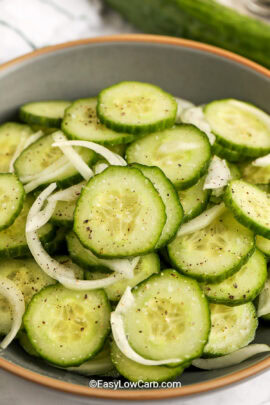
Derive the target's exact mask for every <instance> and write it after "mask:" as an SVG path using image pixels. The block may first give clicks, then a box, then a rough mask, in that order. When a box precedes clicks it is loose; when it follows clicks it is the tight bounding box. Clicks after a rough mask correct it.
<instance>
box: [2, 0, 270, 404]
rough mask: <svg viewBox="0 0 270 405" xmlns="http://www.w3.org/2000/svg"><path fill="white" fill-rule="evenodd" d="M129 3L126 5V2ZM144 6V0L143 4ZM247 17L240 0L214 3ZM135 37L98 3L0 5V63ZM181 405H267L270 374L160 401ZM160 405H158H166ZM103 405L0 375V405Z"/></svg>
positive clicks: (12, 1) (45, 0)
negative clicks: (101, 39)
mask: <svg viewBox="0 0 270 405" xmlns="http://www.w3.org/2000/svg"><path fill="white" fill-rule="evenodd" d="M127 1H128V0H127ZM142 1H143V0H142ZM219 1H220V2H222V3H224V4H228V5H232V6H234V7H235V6H236V7H237V8H239V9H240V10H241V11H244V12H246V10H245V8H244V7H243V1H244V0H238V1H237V0H219ZM119 32H121V33H123V32H135V29H134V28H133V27H131V26H130V25H129V24H128V23H126V22H124V21H123V20H122V19H121V18H120V17H119V16H118V15H117V14H116V13H114V12H112V11H106V12H104V10H103V9H102V6H101V3H100V1H99V0H0V63H2V62H4V61H7V60H9V59H11V58H14V57H16V56H19V55H22V54H24V53H26V52H30V51H31V50H33V49H36V48H40V47H43V46H46V45H51V44H55V43H59V42H64V41H68V40H73V39H78V38H85V37H93V36H99V35H108V34H113V33H119ZM165 402H166V404H167V403H168V404H176V403H177V404H181V405H191V404H192V405H227V404H230V405H239V404H241V403H242V402H244V403H245V405H264V404H265V405H266V404H267V405H270V371H267V372H264V373H262V374H261V375H259V376H257V377H255V378H251V379H249V380H248V381H245V382H242V383H240V384H237V385H234V386H232V387H229V388H226V389H220V390H217V391H213V392H211V393H207V394H204V395H200V396H196V397H192V398H189V399H188V398H182V399H175V400H171V401H165ZM165 402H162V403H165ZM48 403H49V404H50V405H60V404H65V405H71V404H72V405H77V404H78V405H79V404H89V405H91V404H96V405H99V404H100V405H103V404H108V401H104V400H96V399H85V398H79V397H74V396H69V395H67V394H64V393H60V392H56V391H54V390H50V389H48V388H44V387H40V386H38V385H35V384H32V383H30V382H27V381H25V380H23V379H21V378H18V377H16V376H13V375H11V374H9V373H7V372H5V371H3V370H0V405H10V404H12V405H13V404H14V405H29V404H31V405H32V404H35V405H48Z"/></svg>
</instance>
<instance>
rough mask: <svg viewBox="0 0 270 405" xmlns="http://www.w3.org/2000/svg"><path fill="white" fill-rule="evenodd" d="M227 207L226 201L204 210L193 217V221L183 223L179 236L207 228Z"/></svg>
mask: <svg viewBox="0 0 270 405" xmlns="http://www.w3.org/2000/svg"><path fill="white" fill-rule="evenodd" d="M225 209H226V207H225V205H224V203H221V204H219V205H215V206H214V207H212V208H209V209H208V210H206V211H204V212H203V213H202V214H201V215H199V216H198V217H196V218H194V219H192V220H191V221H189V222H187V223H186V224H184V225H182V226H181V227H180V228H179V230H178V232H177V236H184V235H188V234H190V233H193V232H196V231H199V230H200V229H203V228H206V227H207V226H208V225H210V224H211V223H212V222H213V221H214V220H215V219H216V218H218V217H219V216H220V215H221V214H223V212H224V211H225Z"/></svg>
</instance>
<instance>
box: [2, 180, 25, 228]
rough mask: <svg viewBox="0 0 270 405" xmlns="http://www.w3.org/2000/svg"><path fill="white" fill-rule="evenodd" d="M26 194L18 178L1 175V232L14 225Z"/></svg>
mask: <svg viewBox="0 0 270 405" xmlns="http://www.w3.org/2000/svg"><path fill="white" fill-rule="evenodd" d="M24 198H25V192H24V188H23V185H22V183H21V182H20V181H19V179H18V178H17V176H15V175H14V174H11V173H6V174H4V173H0V231H1V230H3V229H5V228H8V227H9V226H10V225H12V224H13V222H14V221H15V219H16V218H17V216H18V215H19V213H20V212H21V210H22V207H23V202H24Z"/></svg>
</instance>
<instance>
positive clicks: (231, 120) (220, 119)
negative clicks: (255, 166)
mask: <svg viewBox="0 0 270 405" xmlns="http://www.w3.org/2000/svg"><path fill="white" fill-rule="evenodd" d="M204 113H205V117H206V119H207V121H208V122H209V124H210V126H211V128H212V131H213V132H214V134H215V135H216V137H217V140H218V142H219V143H220V144H221V145H224V146H225V147H226V148H229V149H232V150H236V151H238V152H241V154H242V155H243V156H249V157H253V156H254V157H257V156H261V155H266V154H267V153H269V152H270V117H269V115H268V114H266V113H265V112H263V111H262V110H260V109H259V108H257V107H255V106H253V105H251V104H249V103H244V102H243V101H239V100H234V99H225V100H218V101H213V102H211V103H209V104H207V105H206V106H205V108H204Z"/></svg>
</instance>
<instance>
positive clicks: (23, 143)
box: [9, 131, 43, 173]
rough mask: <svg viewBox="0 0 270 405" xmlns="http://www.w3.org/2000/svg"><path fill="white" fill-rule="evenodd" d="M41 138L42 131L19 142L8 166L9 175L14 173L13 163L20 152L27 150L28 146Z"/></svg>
mask: <svg viewBox="0 0 270 405" xmlns="http://www.w3.org/2000/svg"><path fill="white" fill-rule="evenodd" d="M42 136H43V132H42V131H37V132H35V133H34V134H33V135H30V136H29V137H28V138H27V139H22V140H21V142H20V143H19V145H18V146H17V149H16V150H15V153H14V155H13V156H12V159H11V161H10V164H9V171H10V172H11V173H13V172H14V162H15V160H16V159H17V158H18V157H19V156H20V154H21V153H22V151H23V150H24V149H26V148H28V146H30V145H31V144H32V143H34V142H36V141H37V140H38V139H39V138H41V137H42Z"/></svg>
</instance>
